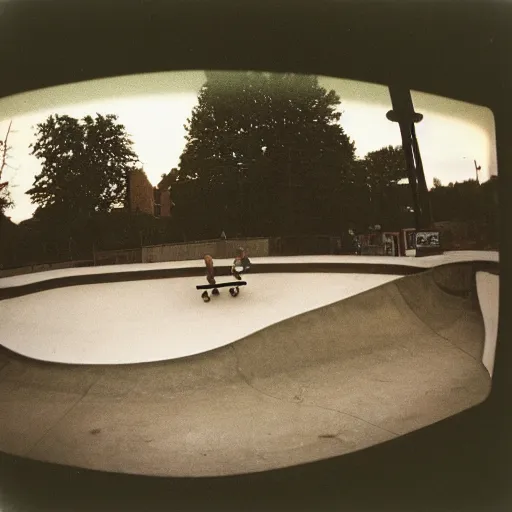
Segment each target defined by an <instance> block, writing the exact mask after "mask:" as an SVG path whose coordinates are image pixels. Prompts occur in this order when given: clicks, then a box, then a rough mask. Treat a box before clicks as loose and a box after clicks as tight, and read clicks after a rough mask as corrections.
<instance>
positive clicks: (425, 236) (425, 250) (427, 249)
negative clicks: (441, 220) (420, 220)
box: [415, 231, 443, 256]
mask: <svg viewBox="0 0 512 512" xmlns="http://www.w3.org/2000/svg"><path fill="white" fill-rule="evenodd" d="M440 238H441V237H440V233H439V231H417V232H416V236H415V242H416V256H430V255H433V254H442V253H443V250H442V249H441V240H440Z"/></svg>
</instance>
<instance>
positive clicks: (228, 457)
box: [0, 264, 491, 476]
mask: <svg viewBox="0 0 512 512" xmlns="http://www.w3.org/2000/svg"><path fill="white" fill-rule="evenodd" d="M475 272H476V270H475V266H474V265H472V264H454V265H449V266H444V267H442V268H440V269H437V268H434V269H432V270H428V271H425V272H423V273H422V274H417V275H410V276H407V277H404V278H403V279H400V280H397V281H394V282H392V283H388V284H385V285H383V286H380V287H378V288H374V289H372V290H369V291H367V292H364V293H362V294H360V295H357V296H355V297H352V298H350V299H347V300H343V301H340V302H337V303H334V304H331V305H328V306H325V307H322V308H320V309H316V310H314V311H310V312H307V313H304V314H302V315H299V316H297V317H294V318H290V319H287V320H285V321H283V322H280V323H278V324H275V325H273V326H270V327H268V328H266V329H264V330H262V331H260V332H258V333H255V334H253V335H251V336H248V337H246V338H244V339H242V340H240V341H238V342H236V343H234V344H232V345H230V346H226V347H223V348H220V349H217V350H214V351H212V352H207V353H204V354H200V355H196V356H192V357H189V358H184V359H179V360H174V361H168V362H161V363H149V364H140V365H128V366H68V365H59V364H52V363H43V362H36V361H33V360H29V359H25V358H23V357H21V356H17V355H15V354H13V353H11V352H8V351H7V350H5V349H2V350H1V352H0V361H1V363H0V364H1V365H2V367H1V370H0V449H1V450H3V451H5V452H8V453H11V454H16V455H21V456H25V457H29V458H33V459H38V460H43V461H49V462H54V463H60V464H67V465H72V466H79V467H84V468H91V469H98V470H106V471H117V472H127V473H137V474H147V475H162V476H164V475H165V476H211V475H229V474H240V473H247V472H255V471H263V470H267V469H273V468H279V467H286V466H290V465H295V464H300V463H306V462H311V461H315V460H319V459H324V458H328V457H334V456H338V455H342V454H344V453H347V452H351V451H354V450H359V449H362V448H365V447H369V446H371V445H374V444H377V443H380V442H382V441H386V440H390V439H393V438H394V437H396V436H399V435H402V434H405V433H407V432H411V431H413V430H416V429H418V428H421V427H423V426H427V425H430V424H431V423H433V422H436V421H439V420H441V419H443V418H446V417H449V416H451V415H453V414H456V413H457V412H460V411H462V410H464V409H466V408H468V407H471V406H474V405H476V404H478V403H480V402H482V401H483V400H485V398H486V397H487V395H488V393H489V391H490V386H491V379H490V376H489V374H488V372H487V370H486V368H485V367H484V365H483V364H482V351H483V344H484V325H483V320H482V316H481V313H480V311H479V308H478V305H477V304H476V303H475V300H474V297H472V296H471V293H472V292H473V291H474V287H475V286H474V284H475ZM454 273H457V274H456V275H457V276H458V277H460V276H467V279H466V280H465V282H467V283H469V287H466V289H465V290H464V289H461V287H460V286H458V287H457V289H453V286H452V285H453V283H454V282H455V281H456V282H457V283H458V282H459V280H458V278H457V280H453V279H451V278H450V275H452V274H454ZM463 281H464V280H463Z"/></svg>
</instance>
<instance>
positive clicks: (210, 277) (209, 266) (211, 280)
mask: <svg viewBox="0 0 512 512" xmlns="http://www.w3.org/2000/svg"><path fill="white" fill-rule="evenodd" d="M203 259H204V264H205V265H206V280H207V281H208V284H212V285H214V284H217V283H216V281H215V270H214V268H213V258H212V256H211V254H205V255H204V258H203ZM212 295H219V290H218V288H214V289H213V290H212ZM207 297H208V292H207V291H206V290H205V291H204V293H203V295H202V298H203V300H205V299H206V298H207Z"/></svg>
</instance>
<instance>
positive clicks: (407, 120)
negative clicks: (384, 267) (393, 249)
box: [386, 85, 432, 230]
mask: <svg viewBox="0 0 512 512" xmlns="http://www.w3.org/2000/svg"><path fill="white" fill-rule="evenodd" d="M389 93H390V96H391V102H392V105H393V110H390V111H389V112H388V113H387V114H386V117H387V118H388V119H389V120H390V121H392V122H394V123H398V125H399V127H400V134H401V136H402V148H403V151H404V154H405V161H406V166H407V175H408V178H409V185H410V187H411V189H412V195H413V201H414V215H415V220H416V229H418V230H421V229H428V228H430V226H431V225H432V212H431V208H430V201H429V198H428V187H427V183H426V181H425V173H424V170H423V163H422V161H421V155H420V149H419V145H418V140H417V138H416V129H415V126H414V125H415V123H419V122H420V121H421V120H422V119H423V115H422V114H419V113H417V112H415V111H414V105H413V103H412V98H411V91H410V90H409V89H408V88H407V87H404V86H403V85H391V86H390V87H389Z"/></svg>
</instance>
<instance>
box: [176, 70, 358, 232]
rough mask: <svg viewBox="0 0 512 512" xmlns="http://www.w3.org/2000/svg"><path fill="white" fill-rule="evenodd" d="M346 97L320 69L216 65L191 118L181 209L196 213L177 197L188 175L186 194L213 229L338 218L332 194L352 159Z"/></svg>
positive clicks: (309, 225) (298, 225)
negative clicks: (322, 80) (274, 70)
mask: <svg viewBox="0 0 512 512" xmlns="http://www.w3.org/2000/svg"><path fill="white" fill-rule="evenodd" d="M339 105H340V99H339V98H338V96H337V95H336V94H335V93H334V91H329V92H328V91H326V90H325V89H323V88H322V87H320V86H319V84H318V80H317V78H316V77H311V76H302V75H294V74H283V75H279V74H269V73H257V72H247V73H235V74H229V76H228V77H227V78H226V76H225V75H224V74H222V73H209V74H208V75H207V82H206V84H205V85H204V86H203V88H202V89H201V91H200V93H199V103H198V106H197V107H196V108H195V109H194V111H193V112H192V116H191V118H190V119H189V120H188V124H187V126H186V128H187V131H188V134H187V144H186V147H185V150H184V152H183V154H182V156H181V162H180V168H179V172H178V182H177V183H176V185H175V186H174V187H173V198H174V199H173V200H174V202H175V203H176V213H177V214H178V213H179V211H180V209H182V214H183V217H190V215H185V213H184V208H185V204H184V200H182V201H180V194H181V192H180V190H182V191H183V190H185V188H184V187H181V188H180V183H183V182H185V181H188V182H189V185H188V186H187V188H188V191H189V193H188V197H189V198H190V197H191V196H193V197H195V198H196V205H195V207H194V208H193V209H192V210H191V211H194V212H195V213H196V215H197V216H199V217H201V218H203V220H204V221H205V222H206V223H208V229H209V232H210V233H211V234H212V235H213V236H218V233H220V231H221V230H222V229H225V230H226V232H230V233H233V234H237V233H241V234H252V235H263V234H266V235H270V234H273V233H297V232H301V233H304V232H310V231H315V230H316V231H318V230H319V229H322V228H323V227H324V225H325V224H326V223H327V224H329V223H330V222H331V223H332V221H333V220H334V219H336V216H337V215H338V213H339V208H338V203H337V201H335V193H336V192H339V191H340V188H341V187H342V184H343V175H344V173H348V172H349V169H352V164H353V161H354V145H353V143H352V142H351V141H350V139H349V138H348V137H347V136H346V134H345V133H344V131H343V129H342V127H341V126H340V124H339V121H340V118H341V113H340V112H339V108H338V107H339ZM192 189H194V190H193V193H191V190H192ZM183 199H184V198H183ZM326 230H327V229H326Z"/></svg>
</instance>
